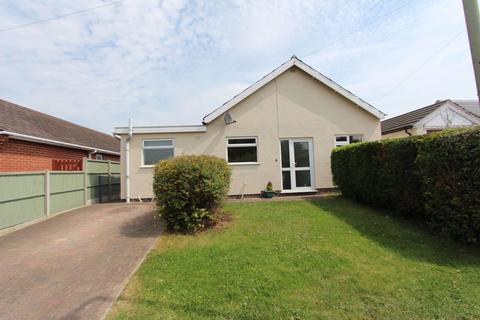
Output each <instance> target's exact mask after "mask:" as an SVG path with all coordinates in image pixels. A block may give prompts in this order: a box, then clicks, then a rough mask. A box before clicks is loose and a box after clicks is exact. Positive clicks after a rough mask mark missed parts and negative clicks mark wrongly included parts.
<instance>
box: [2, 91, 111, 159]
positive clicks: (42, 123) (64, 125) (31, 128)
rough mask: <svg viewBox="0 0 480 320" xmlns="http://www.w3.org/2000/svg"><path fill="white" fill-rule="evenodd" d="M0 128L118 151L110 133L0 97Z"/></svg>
mask: <svg viewBox="0 0 480 320" xmlns="http://www.w3.org/2000/svg"><path fill="white" fill-rule="evenodd" d="M0 130H2V131H10V132H15V133H19V134H24V135H29V136H34V137H38V138H43V139H50V140H56V141H61V142H66V143H72V144H78V145H82V146H86V147H91V148H97V149H104V150H108V151H113V152H120V142H119V140H118V139H116V138H115V137H113V136H110V135H108V134H105V133H102V132H98V131H95V130H92V129H89V128H85V127H82V126H79V125H77V124H75V123H72V122H68V121H65V120H62V119H59V118H56V117H53V116H50V115H48V114H45V113H41V112H38V111H35V110H32V109H29V108H26V107H22V106H20V105H18V104H14V103H11V102H8V101H5V100H2V99H0Z"/></svg>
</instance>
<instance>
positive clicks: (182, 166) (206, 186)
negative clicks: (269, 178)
mask: <svg viewBox="0 0 480 320" xmlns="http://www.w3.org/2000/svg"><path fill="white" fill-rule="evenodd" d="M230 176H231V170H230V167H229V166H228V165H227V163H226V162H225V160H223V159H220V158H217V157H213V156H206V155H200V156H195V155H191V156H178V157H174V158H172V159H168V160H162V161H160V162H159V163H158V164H157V165H156V166H155V174H154V180H153V190H154V193H155V196H156V199H157V208H158V214H159V216H160V217H161V218H163V219H164V220H165V222H166V227H167V229H169V230H171V231H177V232H194V231H197V230H199V229H203V228H205V227H207V226H210V225H213V224H215V223H216V221H217V220H218V218H219V214H220V213H221V209H222V205H223V202H224V199H225V196H226V194H227V192H228V190H229V188H230Z"/></svg>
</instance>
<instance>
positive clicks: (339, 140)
mask: <svg viewBox="0 0 480 320" xmlns="http://www.w3.org/2000/svg"><path fill="white" fill-rule="evenodd" d="M362 141H363V135H361V134H350V135H349V134H337V135H336V136H335V147H340V146H345V145H347V144H351V143H357V142H362Z"/></svg>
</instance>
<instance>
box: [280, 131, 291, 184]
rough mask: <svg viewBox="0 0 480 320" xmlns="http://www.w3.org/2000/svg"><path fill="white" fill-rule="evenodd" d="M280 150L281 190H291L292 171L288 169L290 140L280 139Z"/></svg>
mask: <svg viewBox="0 0 480 320" xmlns="http://www.w3.org/2000/svg"><path fill="white" fill-rule="evenodd" d="M280 150H281V155H282V190H291V189H292V179H291V175H292V172H291V170H290V141H289V140H281V141H280Z"/></svg>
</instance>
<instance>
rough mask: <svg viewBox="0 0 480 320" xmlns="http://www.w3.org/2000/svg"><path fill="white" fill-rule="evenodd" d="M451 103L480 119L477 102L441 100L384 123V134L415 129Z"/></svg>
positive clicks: (479, 109) (479, 108) (479, 107)
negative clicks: (440, 108)
mask: <svg viewBox="0 0 480 320" xmlns="http://www.w3.org/2000/svg"><path fill="white" fill-rule="evenodd" d="M447 101H451V102H453V103H455V104H456V105H458V106H459V107H460V108H462V109H463V110H465V111H466V112H468V113H470V114H472V115H474V116H477V117H480V106H479V104H478V101H476V100H439V101H436V102H435V103H434V104H431V105H429V106H426V107H423V108H420V109H417V110H413V111H410V112H407V113H404V114H401V115H399V116H396V117H393V118H390V119H387V120H383V121H382V134H385V133H388V132H395V131H399V130H403V129H408V128H411V127H413V126H414V125H415V124H416V123H417V122H418V121H420V120H422V119H423V118H425V117H426V116H428V115H429V114H430V113H432V112H433V111H435V110H437V108H438V107H440V106H442V105H443V104H444V103H445V102H447Z"/></svg>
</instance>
